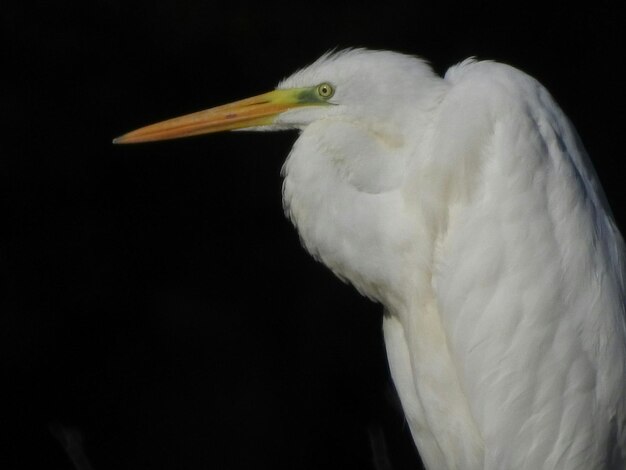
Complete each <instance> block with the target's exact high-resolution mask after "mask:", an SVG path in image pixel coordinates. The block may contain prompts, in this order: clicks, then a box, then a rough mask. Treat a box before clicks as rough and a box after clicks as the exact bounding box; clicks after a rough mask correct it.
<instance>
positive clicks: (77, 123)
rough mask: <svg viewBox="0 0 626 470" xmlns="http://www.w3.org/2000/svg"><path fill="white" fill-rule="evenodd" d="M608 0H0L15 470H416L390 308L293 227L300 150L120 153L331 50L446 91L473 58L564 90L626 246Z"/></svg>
mask: <svg viewBox="0 0 626 470" xmlns="http://www.w3.org/2000/svg"><path fill="white" fill-rule="evenodd" d="M611 3H614V4H616V5H618V4H619V2H606V4H603V3H602V2H594V3H593V5H592V6H590V7H587V8H579V7H575V6H573V4H572V3H571V2H567V3H565V2H564V3H563V4H562V5H556V4H545V3H544V4H543V5H533V4H530V3H525V4H523V5H522V4H520V3H519V2H515V4H516V7H512V6H510V5H509V4H508V2H474V3H473V4H469V3H466V4H465V6H459V5H457V4H453V3H450V2H437V3H436V4H434V3H432V2H419V3H418V2H410V3H407V4H393V3H390V2H385V3H379V2H375V3H374V4H372V5H371V6H367V7H366V6H363V5H360V4H351V5H350V4H346V5H339V4H336V3H335V2H324V1H320V2H306V3H298V4H295V3H293V4H289V5H280V4H270V3H263V2H257V3H253V4H252V3H251V4H248V3H238V2H210V1H207V0H188V1H173V0H169V1H155V0H153V1H148V0H144V1H139V2H130V1H126V2H124V1H121V0H116V1H114V0H109V1H105V0H95V1H89V2H48V3H41V4H35V3H32V2H30V3H29V2H21V3H20V2H10V3H8V4H3V6H2V9H1V13H0V14H1V21H2V23H1V28H2V29H1V34H2V45H1V46H0V47H1V49H0V50H1V51H2V61H3V65H4V67H3V69H4V71H3V72H2V82H1V83H2V86H1V100H2V110H3V113H2V114H3V120H4V124H3V126H2V129H3V130H2V144H1V146H2V147H1V148H2V152H1V155H0V161H1V166H2V167H1V171H0V177H1V178H2V183H1V191H2V222H3V225H4V227H3V228H2V229H1V234H2V239H1V246H0V256H1V257H0V264H1V266H2V268H1V275H2V279H1V282H2V289H3V295H2V299H1V304H0V308H1V314H0V366H1V367H2V369H1V371H2V380H3V382H2V390H3V392H7V397H6V398H5V399H3V400H2V401H1V403H2V404H3V405H5V407H3V408H4V409H2V410H1V417H0V419H1V421H0V468H2V469H7V470H10V469H23V468H25V469H29V468H60V469H71V468H74V467H73V464H72V463H71V461H70V458H69V457H68V454H67V453H66V452H65V451H64V450H63V446H62V443H63V442H65V443H69V444H71V445H74V446H75V447H78V448H80V449H81V452H83V453H84V455H86V458H87V459H89V461H90V462H91V464H90V465H91V466H92V467H93V468H94V469H96V470H107V469H111V470H112V469H116V470H119V469H131V468H132V469H135V470H136V469H151V470H152V469H190V470H191V469H193V470H197V469H206V468H219V469H222V468H223V469H238V468H268V469H269V468H271V469H274V468H297V469H319V468H324V469H328V468H330V469H335V468H337V469H374V468H376V469H389V468H393V469H409V468H417V463H416V462H417V457H416V453H415V451H414V450H413V445H412V442H411V439H410V435H409V432H408V429H407V427H406V425H405V424H404V421H403V418H402V415H401V413H400V411H399V410H398V405H397V401H396V398H395V394H394V393H395V392H394V390H393V387H392V385H391V383H390V380H389V378H388V371H387V366H386V362H385V354H384V347H383V344H382V336H381V332H380V325H381V308H380V307H379V306H377V305H374V304H372V303H370V302H368V301H367V300H365V299H363V298H361V297H359V295H358V294H356V293H355V292H354V291H353V290H352V289H351V288H350V287H349V286H346V285H344V284H342V283H340V282H339V281H337V280H336V279H334V278H333V276H332V275H331V274H330V273H329V272H327V271H326V270H325V269H324V268H323V267H322V266H321V265H318V264H317V263H315V262H314V261H313V260H312V259H310V257H308V255H307V254H306V253H305V252H304V250H303V249H302V248H301V247H300V244H299V241H298V237H297V234H296V233H295V231H294V230H293V228H292V227H291V226H290V224H289V223H288V222H287V221H286V220H285V219H284V217H283V213H282V207H281V178H280V175H279V172H280V167H281V165H282V162H283V159H284V157H285V156H286V155H287V153H288V151H289V149H290V146H291V144H292V143H293V141H294V139H295V137H296V136H295V134H293V133H283V134H254V133H230V134H228V133H227V134H222V135H213V136H208V137H201V138H195V139H190V140H186V141H175V142H167V143H160V144H147V145H141V146H123V147H122V146H112V145H111V143H110V142H111V138H113V137H115V136H117V135H120V134H121V133H123V132H126V131H128V130H131V129H133V128H136V127H138V126H141V125H144V124H148V123H151V122H154V121H158V120H161V119H164V118H168V117H171V116H175V115H178V114H183V113H187V112H191V111H195V110H198V109H203V108H206V107H209V106H212V105H216V104H221V103H224V102H228V101H231V100H234V99H238V98H242V97H245V96H249V95H252V94H257V93H260V92H264V91H267V90H269V89H271V88H272V87H273V86H274V85H275V84H276V83H277V82H278V81H279V80H280V79H281V78H283V77H285V76H287V75H289V74H290V73H291V72H293V71H294V70H296V69H297V68H299V67H302V66H304V65H306V64H307V63H309V62H311V61H313V60H314V59H315V58H317V57H318V56H319V55H320V54H321V53H323V52H325V51H327V50H329V49H331V48H335V47H339V48H342V47H349V46H365V47H370V48H380V49H392V50H398V51H401V52H406V53H411V54H417V55H420V56H423V57H425V58H427V59H428V60H430V61H431V63H432V64H433V66H434V68H435V69H436V70H437V71H439V72H444V71H445V70H446V68H447V67H449V66H450V65H452V64H454V63H456V62H458V61H460V60H462V59H464V58H466V57H468V56H471V55H476V56H478V57H479V58H486V59H496V60H501V61H504V62H507V63H510V64H512V65H515V66H517V67H519V68H521V69H523V70H525V71H527V72H528V73H530V74H532V75H534V76H535V77H536V78H538V79H539V80H540V81H541V82H543V83H544V84H545V85H546V86H547V88H548V89H549V90H550V91H551V93H552V94H553V95H554V96H555V97H556V99H557V101H558V102H559V103H560V104H561V106H562V107H563V108H564V110H565V112H566V113H567V114H568V115H569V116H570V118H571V119H572V121H573V122H574V124H575V125H576V127H577V128H578V130H579V133H580V134H581V136H582V138H583V141H584V142H585V145H586V147H587V149H588V150H589V153H590V154H591V156H592V158H593V160H594V163H595V165H596V168H597V170H598V173H599V175H600V178H601V180H602V182H603V185H604V187H605V189H606V192H607V195H608V199H609V201H611V204H612V207H613V209H614V212H615V216H616V218H617V220H618V224H619V225H620V226H621V227H622V228H623V227H624V224H625V223H626V213H625V208H624V206H623V204H622V200H621V194H622V178H623V176H622V175H624V174H625V164H624V159H623V151H622V148H623V145H622V141H623V137H624V130H623V122H624V119H623V113H624V105H625V99H624V77H623V70H624V54H623V49H624V44H625V41H624V33H623V29H624V22H623V16H621V15H620V14H618V13H617V8H618V7H617V6H609V5H610V4H611ZM55 436H56V437H55ZM63 436H66V437H65V438H63ZM512 445H514V443H512ZM70 454H72V455H73V456H74V457H75V458H77V457H76V456H77V455H79V454H80V452H76V451H73V452H70ZM375 462H377V463H375ZM78 466H79V467H80V470H86V469H87V468H89V466H88V464H85V463H84V462H83V463H79V464H78Z"/></svg>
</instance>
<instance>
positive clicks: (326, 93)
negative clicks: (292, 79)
mask: <svg viewBox="0 0 626 470" xmlns="http://www.w3.org/2000/svg"><path fill="white" fill-rule="evenodd" d="M317 93H318V94H319V95H320V96H321V97H322V98H325V99H328V98H330V97H331V96H333V94H334V93H335V90H334V89H333V86H332V85H331V84H330V83H322V84H321V85H319V86H318V87H317Z"/></svg>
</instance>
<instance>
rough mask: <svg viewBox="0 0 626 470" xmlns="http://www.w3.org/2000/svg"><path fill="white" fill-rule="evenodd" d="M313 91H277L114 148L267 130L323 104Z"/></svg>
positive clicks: (137, 135) (139, 133)
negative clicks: (285, 116)
mask: <svg viewBox="0 0 626 470" xmlns="http://www.w3.org/2000/svg"><path fill="white" fill-rule="evenodd" d="M312 95H313V94H312V93H311V89H309V88H291V89H287V90H274V91H271V92H269V93H264V94H262V95H258V96H254V97H252V98H246V99H244V100H241V101H235V102H234V103H229V104H225V105H222V106H217V107H215V108H211V109H207V110H204V111H199V112H197V113H192V114H187V115H185V116H180V117H177V118H173V119H168V120H167V121H162V122H159V123H156V124H152V125H149V126H146V127H142V128H140V129H137V130H134V131H131V132H129V133H127V134H124V135H122V136H120V137H117V138H116V139H113V143H114V144H135V143H140V142H153V141H157V140H166V139H178V138H182V137H189V136H193V135H200V134H208V133H211V132H221V131H229V130H233V129H243V128H248V127H256V126H267V125H269V124H272V123H273V122H274V119H275V118H276V116H277V115H278V114H280V113H282V112H283V111H287V110H288V109H292V108H296V107H300V106H307V105H316V104H317V105H319V104H323V103H321V102H320V101H321V100H316V99H311V98H312V97H313V96H312Z"/></svg>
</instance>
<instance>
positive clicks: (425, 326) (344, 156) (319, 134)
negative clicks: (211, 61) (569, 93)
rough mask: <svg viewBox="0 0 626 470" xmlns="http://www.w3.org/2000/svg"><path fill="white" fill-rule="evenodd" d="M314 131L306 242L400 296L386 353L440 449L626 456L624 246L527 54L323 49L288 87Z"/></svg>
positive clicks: (463, 462)
mask: <svg viewBox="0 0 626 470" xmlns="http://www.w3.org/2000/svg"><path fill="white" fill-rule="evenodd" d="M321 82H328V83H331V84H332V85H333V86H334V87H335V95H334V96H333V99H332V102H333V103H334V104H335V106H332V107H307V108H303V109H301V110H294V111H288V112H285V113H284V114H283V115H281V116H280V117H279V119H278V120H277V123H276V127H277V128H283V127H285V126H292V127H297V128H299V129H301V131H302V133H301V135H300V137H299V139H298V140H297V142H296V144H295V145H294V148H293V150H292V152H291V154H290V155H289V158H288V159H287V161H286V162H285V166H284V169H283V173H284V176H285V181H284V206H285V210H286V212H287V214H288V215H289V217H290V218H291V219H292V221H293V222H294V224H295V225H296V227H297V228H298V230H299V232H300V235H301V238H302V241H303V243H304V245H305V247H306V248H307V250H308V251H309V252H310V253H311V254H312V255H313V256H314V257H316V258H317V259H319V260H321V261H322V262H324V263H325V264H326V265H327V266H328V267H329V268H330V269H331V270H333V272H335V273H336V274H337V275H338V276H339V277H340V278H342V279H345V280H347V281H349V282H351V283H352V284H354V286H355V287H356V288H357V289H358V290H359V291H360V292H362V293H363V294H365V295H367V296H368V297H370V298H372V299H375V300H377V301H379V302H381V303H382V304H384V306H385V308H386V311H387V312H388V313H387V317H386V318H385V322H384V323H385V325H384V327H385V328H384V329H385V340H386V343H387V350H388V356H389V361H390V367H391V371H392V375H393V377H394V381H395V383H396V387H397V389H398V393H399V395H400V398H401V401H402V403H403V407H404V410H405V413H406V415H407V420H408V422H409V425H410V428H411V431H412V433H413V436H414V438H415V442H416V445H417V447H418V449H419V451H420V454H421V455H422V458H423V460H424V462H425V463H426V465H427V467H428V468H430V469H568V470H569V469H618V468H619V469H623V468H626V430H625V428H626V401H625V400H626V398H625V386H626V327H625V323H624V277H623V271H624V251H623V250H624V248H623V241H622V239H621V236H620V234H619V233H618V231H617V229H616V227H615V224H614V222H613V220H612V218H611V215H610V211H609V209H608V206H607V205H606V203H605V201H604V196H603V195H602V191H601V188H600V185H599V183H598V181H597V177H596V175H595V173H594V172H593V170H592V167H591V164H590V163H589V161H588V159H587V157H586V154H585V151H584V149H583V147H582V145H581V144H580V142H579V141H578V139H577V136H576V133H575V131H574V129H573V127H572V126H571V124H570V123H569V121H568V120H567V119H566V117H565V116H564V115H563V113H562V112H561V110H560V109H559V108H558V106H557V105H556V104H555V103H554V101H553V100H552V98H551V97H550V96H549V94H548V92H547V91H546V90H545V89H544V88H543V87H542V86H541V85H540V84H539V83H538V82H537V81H535V80H534V79H532V78H531V77H529V76H527V75H525V74H524V73H522V72H520V71H518V70H516V69H514V68H512V67H509V66H506V65H502V64H498V63H494V62H478V61H475V60H473V59H470V60H466V61H464V62H462V63H461V64H459V65H457V66H455V67H453V68H451V69H450V70H449V71H448V73H447V74H446V76H445V78H443V79H442V78H439V77H437V76H436V75H435V74H434V73H433V72H432V71H431V69H430V68H429V66H428V65H427V64H426V63H425V62H424V61H422V60H420V59H417V58H414V57H409V56H404V55H401V54H395V53H390V52H380V51H366V50H360V49H357V50H350V51H344V52H339V53H336V54H327V55H325V56H323V57H322V58H321V59H319V60H318V61H317V62H315V63H314V64H312V65H311V66H309V67H307V68H305V69H303V70H301V71H299V72H297V73H296V74H294V75H293V76H292V77H289V78H288V79H286V80H284V81H283V82H281V84H280V85H279V87H280V88H289V87H302V86H315V85H317V84H318V83H321Z"/></svg>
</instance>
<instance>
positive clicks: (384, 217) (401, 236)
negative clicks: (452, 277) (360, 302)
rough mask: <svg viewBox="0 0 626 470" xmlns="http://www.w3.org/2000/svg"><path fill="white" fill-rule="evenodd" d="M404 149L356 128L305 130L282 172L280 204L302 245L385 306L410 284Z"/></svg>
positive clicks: (341, 124)
mask: <svg viewBox="0 0 626 470" xmlns="http://www.w3.org/2000/svg"><path fill="white" fill-rule="evenodd" d="M406 151H407V149H405V148H404V146H403V144H402V139H401V137H399V136H395V135H393V134H388V133H385V132H375V131H373V130H371V129H368V128H367V127H366V126H363V125H359V124H358V123H351V122H346V121H340V120H326V121H321V122H315V123H313V124H311V125H309V126H308V127H307V128H306V129H305V130H304V131H303V133H302V134H301V136H300V137H299V139H298V140H297V141H296V143H295V145H294V147H293V149H292V151H291V153H290V155H289V157H288V158H287V161H286V162H285V165H284V167H283V176H284V178H285V180H284V184H283V204H284V207H285V212H286V214H287V216H288V217H289V218H290V219H291V220H292V222H293V223H294V225H295V226H296V228H297V229H298V231H299V233H300V237H301V239H302V242H303V244H304V246H305V248H306V249H307V250H308V251H309V252H310V253H311V255H312V256H313V257H315V258H316V259H318V260H320V261H322V262H323V263H324V264H326V265H327V266H328V267H329V268H330V269H331V270H332V271H333V272H334V273H335V274H336V275H337V276H339V277H340V278H341V279H343V280H347V281H349V282H351V283H352V284H354V286H355V287H356V288H357V289H358V290H359V291H360V292H361V293H362V294H364V295H366V296H368V297H370V298H373V299H375V300H378V301H381V302H383V303H385V304H386V305H389V304H390V303H392V302H393V299H392V298H393V297H396V298H397V297H398V296H401V294H400V292H398V291H399V290H401V289H402V286H403V285H404V284H406V282H407V279H410V277H411V276H410V274H409V273H405V272H404V270H403V267H404V266H406V267H407V269H409V266H411V263H407V262H406V261H407V260H409V259H410V258H411V256H412V255H411V251H412V250H413V244H414V243H415V240H416V237H415V234H414V231H413V229H412V226H411V224H410V222H409V221H410V220H411V219H410V218H408V217H406V215H405V214H406V211H405V204H404V199H403V197H402V194H401V191H400V189H401V187H402V185H403V181H404V177H405V174H406V162H407V157H406V154H405V152H406Z"/></svg>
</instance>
